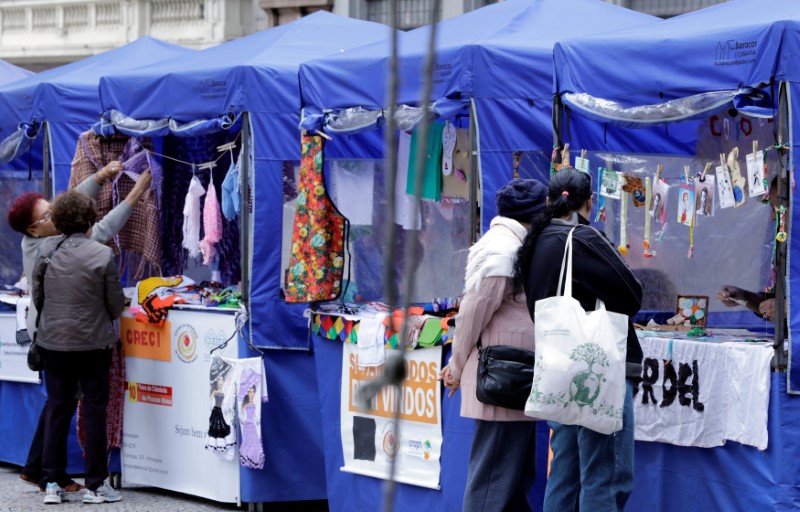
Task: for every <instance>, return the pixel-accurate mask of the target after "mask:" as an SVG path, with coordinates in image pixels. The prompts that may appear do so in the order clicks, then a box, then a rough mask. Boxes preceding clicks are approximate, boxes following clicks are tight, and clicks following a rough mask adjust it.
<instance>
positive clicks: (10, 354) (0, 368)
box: [0, 298, 41, 384]
mask: <svg viewBox="0 0 800 512" xmlns="http://www.w3.org/2000/svg"><path fill="white" fill-rule="evenodd" d="M29 303H30V299H28V298H22V299H19V303H18V304H17V307H18V312H17V314H14V313H3V314H0V380H12V381H15V382H30V383H32V384H39V383H40V382H41V380H39V372H32V371H31V370H30V369H29V368H28V349H29V348H30V346H31V339H30V338H29V337H28V334H27V333H28V331H27V329H26V330H25V331H23V334H22V335H18V333H17V325H18V324H19V323H20V322H21V323H22V325H24V323H25V318H26V317H25V315H26V314H27V305H28V304H29ZM20 315H21V316H20ZM18 316H19V317H20V318H19V320H18Z"/></svg>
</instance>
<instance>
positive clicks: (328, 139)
mask: <svg viewBox="0 0 800 512" xmlns="http://www.w3.org/2000/svg"><path fill="white" fill-rule="evenodd" d="M316 132H317V135H319V136H320V137H322V138H323V139H325V140H327V141H331V140H333V139H331V136H330V135H328V134H327V133H325V132H323V131H322V130H316Z"/></svg>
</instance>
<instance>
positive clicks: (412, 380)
mask: <svg viewBox="0 0 800 512" xmlns="http://www.w3.org/2000/svg"><path fill="white" fill-rule="evenodd" d="M343 347H344V350H343V351H342V390H341V434H342V451H343V453H344V467H342V468H341V469H342V471H347V472H350V473H357V474H360V475H367V476H371V477H375V478H386V477H388V475H389V467H390V465H391V463H392V460H393V459H395V458H397V466H396V473H395V480H396V481H398V482H401V483H404V484H410V485H418V486H420V487H427V488H430V489H439V488H440V486H439V476H440V470H441V466H440V463H439V458H440V457H441V453H442V407H441V403H442V400H441V391H440V390H441V387H440V386H439V385H438V382H437V381H436V376H437V375H438V374H439V370H440V366H441V361H442V347H440V346H437V347H431V348H425V349H421V350H413V351H410V352H407V353H406V379H405V380H404V381H403V391H402V396H401V397H400V408H401V413H400V421H399V423H398V424H395V420H394V408H395V404H396V403H397V399H398V397H397V392H396V389H395V388H393V387H392V388H390V387H385V388H383V389H381V390H380V391H378V394H377V395H376V396H375V398H374V399H373V401H372V409H371V410H369V411H365V410H361V409H359V408H358V405H357V403H356V392H357V391H358V389H359V387H360V386H361V385H363V384H365V383H366V382H367V381H369V380H371V379H374V378H375V377H377V376H379V375H380V374H381V373H382V372H383V366H377V367H375V366H373V367H367V368H362V367H361V366H359V364H358V348H357V347H356V346H355V345H353V344H350V343H344V344H343Z"/></svg>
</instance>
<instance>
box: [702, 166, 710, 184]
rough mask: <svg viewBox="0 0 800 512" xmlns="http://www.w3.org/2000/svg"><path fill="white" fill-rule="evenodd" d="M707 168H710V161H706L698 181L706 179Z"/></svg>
mask: <svg viewBox="0 0 800 512" xmlns="http://www.w3.org/2000/svg"><path fill="white" fill-rule="evenodd" d="M709 169H711V162H706V165H705V167H703V174H701V175H700V181H706V173H707V172H708V170H709Z"/></svg>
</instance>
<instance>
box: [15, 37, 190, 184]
mask: <svg viewBox="0 0 800 512" xmlns="http://www.w3.org/2000/svg"><path fill="white" fill-rule="evenodd" d="M191 52H193V50H190V49H188V48H183V47H181V46H177V45H174V44H170V43H165V42H163V41H159V40H158V39H153V38H151V37H143V38H141V39H138V40H136V41H134V42H132V43H130V44H127V45H125V46H121V47H119V48H116V49H114V50H110V51H107V52H104V53H101V54H98V55H94V56H92V57H88V58H86V59H82V60H79V61H77V62H73V63H71V64H67V65H64V66H60V67H57V68H54V69H50V70H47V71H44V72H42V73H39V74H37V75H34V76H31V77H28V78H26V79H24V80H19V81H16V82H14V83H11V84H7V85H5V86H3V87H0V119H2V121H0V128H2V131H1V132H0V133H4V134H7V135H6V136H5V138H4V139H5V140H4V141H3V142H2V143H0V147H2V146H6V145H11V144H10V143H11V142H12V141H19V143H18V144H14V145H13V148H14V149H13V150H12V151H10V152H8V153H7V154H4V155H3V154H0V158H1V159H2V160H5V161H10V160H12V159H14V158H18V157H19V156H20V155H23V154H24V152H25V151H27V149H28V147H29V146H30V141H31V138H32V137H33V138H36V137H38V135H40V134H41V135H44V132H42V131H41V130H40V128H41V127H42V126H46V128H45V130H44V131H46V132H47V134H46V138H47V142H48V147H47V148H46V151H47V152H48V154H49V158H50V159H51V160H52V166H51V169H49V171H51V175H52V176H51V177H52V180H53V183H52V185H53V186H52V191H58V190H64V189H66V188H67V184H68V182H69V174H70V167H71V163H72V158H73V156H74V153H75V142H76V140H77V139H78V135H79V134H80V133H81V132H83V131H86V130H87V129H88V128H90V127H91V126H92V124H93V123H94V122H95V121H97V117H98V115H99V114H100V102H99V98H98V92H97V83H98V81H99V80H100V77H101V76H102V75H104V74H107V73H110V72H114V71H126V70H131V69H135V68H138V67H141V66H145V65H148V64H152V63H153V62H155V61H157V60H161V59H167V58H171V57H175V56H178V55H186V54H188V53H191ZM40 132H41V133H40ZM43 138H44V137H42V139H43ZM36 156H37V157H38V158H39V159H41V158H42V156H41V155H40V154H39V155H36ZM40 161H41V160H40ZM39 168H41V167H39ZM46 174H47V173H46ZM48 192H49V190H48Z"/></svg>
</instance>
